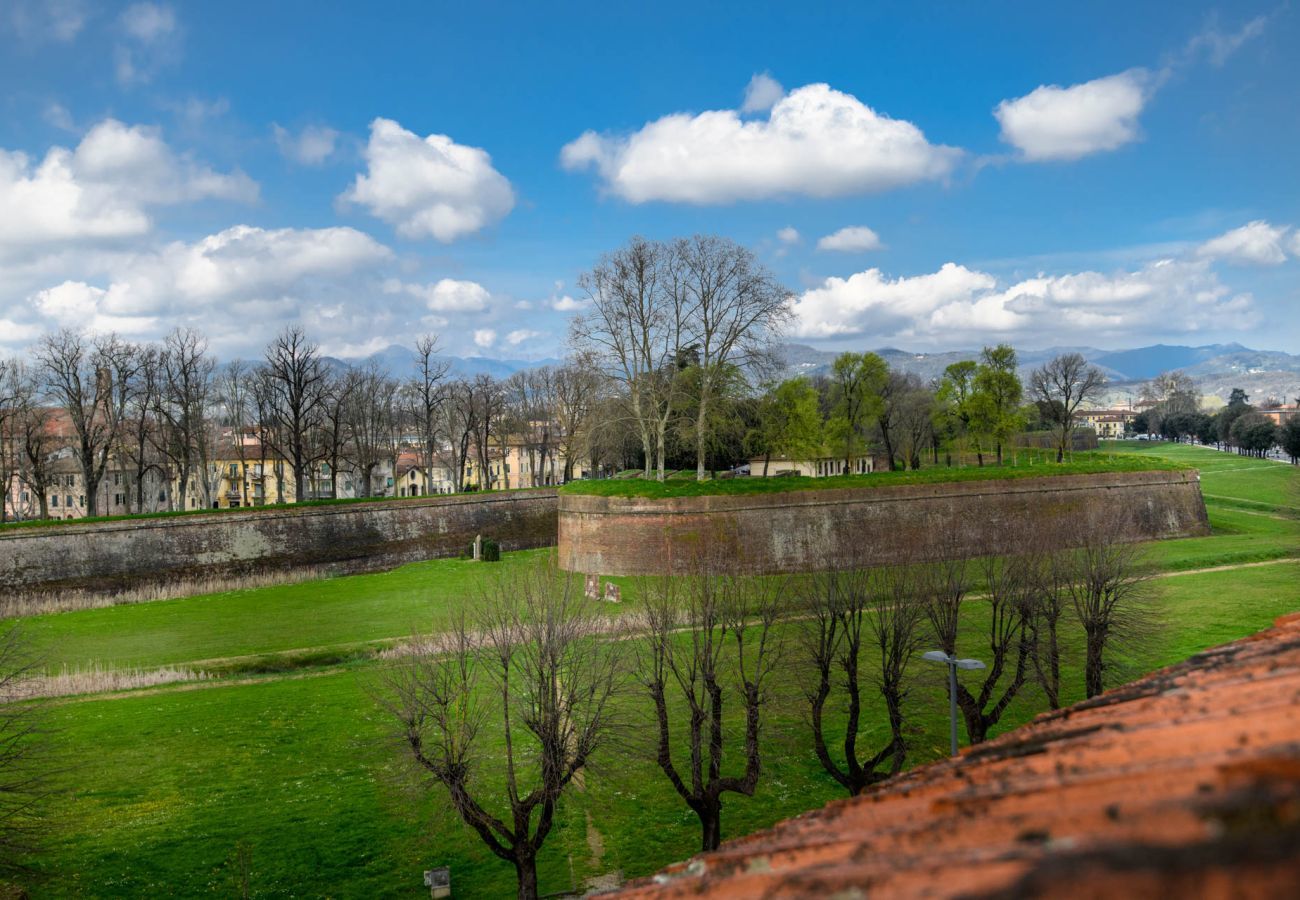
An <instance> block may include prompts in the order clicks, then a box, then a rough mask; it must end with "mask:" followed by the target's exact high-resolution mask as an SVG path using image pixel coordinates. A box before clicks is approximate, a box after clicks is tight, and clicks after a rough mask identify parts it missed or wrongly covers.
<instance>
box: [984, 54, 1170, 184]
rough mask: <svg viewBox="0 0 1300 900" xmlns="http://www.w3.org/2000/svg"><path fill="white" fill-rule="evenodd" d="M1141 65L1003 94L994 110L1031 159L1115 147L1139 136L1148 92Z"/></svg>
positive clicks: (1007, 136) (1005, 136) (1005, 133)
mask: <svg viewBox="0 0 1300 900" xmlns="http://www.w3.org/2000/svg"><path fill="white" fill-rule="evenodd" d="M1153 87H1154V81H1153V76H1152V75H1151V73H1149V72H1148V71H1147V70H1145V69H1131V70H1129V71H1127V72H1121V73H1120V74H1118V75H1108V76H1106V77H1105V78H1096V79H1094V80H1092V81H1086V82H1084V83H1083V84H1076V85H1071V86H1070V87H1061V86H1059V85H1055V84H1053V85H1043V86H1040V87H1038V88H1035V89H1034V90H1033V91H1031V92H1030V93H1028V94H1026V95H1025V96H1023V97H1019V98H1017V99H1014V100H1003V101H1002V102H1001V103H999V104H998V106H997V108H996V109H995V110H994V111H993V115H994V116H995V117H996V118H997V120H998V123H999V124H1000V125H1001V126H1002V140H1003V141H1005V142H1006V143H1008V144H1010V145H1012V146H1013V147H1015V148H1016V149H1017V150H1019V151H1020V153H1021V155H1022V157H1023V158H1024V159H1026V160H1029V161H1033V162H1041V161H1046V160H1072V159H1078V158H1080V157H1082V156H1087V155H1089V154H1092V153H1100V152H1102V151H1106V150H1114V149H1116V148H1117V147H1121V146H1123V145H1124V144H1127V143H1130V142H1131V141H1135V140H1137V138H1138V134H1139V129H1138V116H1139V115H1141V113H1142V109H1143V107H1144V106H1145V105H1146V103H1147V101H1148V100H1149V99H1150V98H1151V94H1152V91H1153Z"/></svg>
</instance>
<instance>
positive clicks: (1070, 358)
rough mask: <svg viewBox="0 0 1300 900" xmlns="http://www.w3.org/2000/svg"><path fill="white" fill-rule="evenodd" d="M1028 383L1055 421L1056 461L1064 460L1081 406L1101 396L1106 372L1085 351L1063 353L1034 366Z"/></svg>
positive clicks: (1034, 395)
mask: <svg viewBox="0 0 1300 900" xmlns="http://www.w3.org/2000/svg"><path fill="white" fill-rule="evenodd" d="M1029 385H1030V390H1031V391H1032V393H1033V398H1034V399H1035V400H1037V401H1038V402H1039V404H1040V407H1042V408H1044V409H1046V410H1048V411H1050V414H1051V416H1052V418H1053V419H1054V421H1055V424H1056V429H1057V444H1056V461H1057V462H1062V461H1063V460H1064V459H1065V453H1066V451H1067V450H1069V449H1070V446H1071V442H1072V439H1073V437H1074V428H1075V424H1076V422H1077V421H1078V412H1079V407H1081V406H1082V405H1083V404H1084V403H1087V402H1091V401H1095V400H1096V399H1098V398H1099V397H1100V396H1101V392H1102V390H1103V389H1104V388H1105V387H1106V376H1105V375H1103V374H1102V371H1101V369H1098V368H1097V367H1096V366H1092V365H1089V364H1088V361H1087V360H1086V359H1084V358H1083V355H1082V354H1079V353H1064V354H1062V355H1060V356H1058V357H1056V358H1055V359H1052V360H1050V361H1048V362H1047V363H1045V364H1044V365H1042V366H1040V367H1039V368H1037V369H1035V370H1034V372H1033V374H1032V375H1031V376H1030V378H1029Z"/></svg>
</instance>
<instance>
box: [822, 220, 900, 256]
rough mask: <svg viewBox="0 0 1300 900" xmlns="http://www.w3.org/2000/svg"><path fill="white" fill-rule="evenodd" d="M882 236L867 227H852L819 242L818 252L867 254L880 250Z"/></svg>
mask: <svg viewBox="0 0 1300 900" xmlns="http://www.w3.org/2000/svg"><path fill="white" fill-rule="evenodd" d="M882 246H884V245H883V244H881V243H880V235H878V234H876V233H875V232H874V231H872V230H871V229H870V228H868V227H867V226H865V225H850V226H848V227H847V228H841V229H840V230H839V231H837V232H835V233H834V234H828V235H826V236H825V237H823V238H821V239H820V240H818V241H817V249H818V250H838V251H840V252H841V253H865V252H867V251H868V250H879V249H880V248H881V247H882Z"/></svg>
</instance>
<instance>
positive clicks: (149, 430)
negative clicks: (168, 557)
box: [118, 345, 167, 513]
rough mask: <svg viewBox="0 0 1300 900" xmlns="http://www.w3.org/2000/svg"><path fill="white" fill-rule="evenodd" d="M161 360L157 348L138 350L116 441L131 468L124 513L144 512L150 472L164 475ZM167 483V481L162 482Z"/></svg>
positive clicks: (123, 458)
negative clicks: (124, 412) (131, 510)
mask: <svg viewBox="0 0 1300 900" xmlns="http://www.w3.org/2000/svg"><path fill="white" fill-rule="evenodd" d="M162 384H163V376H162V360H161V354H160V353H159V351H158V348H157V347H156V346H153V345H145V346H142V347H140V355H139V366H138V368H137V370H136V373H135V386H134V388H133V390H132V391H131V399H130V402H129V403H128V404H127V409H126V418H125V422H124V426H123V428H122V433H121V435H119V437H118V446H119V448H120V457H121V461H122V462H123V463H125V464H127V465H129V466H130V469H129V470H128V472H127V477H128V479H129V481H130V484H129V485H128V486H127V487H128V488H129V490H128V491H127V497H128V498H131V497H132V495H134V498H133V501H128V503H127V509H128V510H129V509H131V508H132V507H133V506H134V511H135V512H138V513H139V512H145V484H146V482H147V481H148V477H149V473H150V472H158V473H159V475H160V477H161V476H163V475H165V473H166V468H165V466H163V465H160V463H161V462H162V460H161V459H160V457H159V454H158V452H157V447H158V446H159V444H160V443H161V441H162V438H161V434H160V431H161V424H160V423H159V421H158V405H159V401H160V397H161V394H162ZM163 480H164V481H166V480H167V479H165V478H164V479H163Z"/></svg>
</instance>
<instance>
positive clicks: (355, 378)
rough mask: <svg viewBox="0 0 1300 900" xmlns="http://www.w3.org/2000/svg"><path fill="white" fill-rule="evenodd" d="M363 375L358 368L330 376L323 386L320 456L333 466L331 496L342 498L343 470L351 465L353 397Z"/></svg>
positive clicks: (331, 470)
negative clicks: (340, 485)
mask: <svg viewBox="0 0 1300 900" xmlns="http://www.w3.org/2000/svg"><path fill="white" fill-rule="evenodd" d="M361 381H362V376H361V373H360V372H359V371H357V370H356V369H348V370H346V371H344V372H339V373H335V374H332V375H327V376H326V378H325V380H324V381H323V382H322V384H321V425H320V429H319V433H320V439H319V442H318V443H319V447H320V457H321V459H323V460H324V461H325V462H326V463H328V464H329V469H330V497H331V498H335V497H338V495H339V470H340V469H342V467H343V464H344V463H345V462H347V461H348V460H347V448H348V444H349V443H350V442H351V438H352V436H351V434H350V433H349V430H348V429H349V428H350V421H351V416H350V412H351V406H352V397H353V396H354V395H355V394H356V392H357V391H358V390H359V389H360V385H361Z"/></svg>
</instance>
